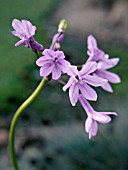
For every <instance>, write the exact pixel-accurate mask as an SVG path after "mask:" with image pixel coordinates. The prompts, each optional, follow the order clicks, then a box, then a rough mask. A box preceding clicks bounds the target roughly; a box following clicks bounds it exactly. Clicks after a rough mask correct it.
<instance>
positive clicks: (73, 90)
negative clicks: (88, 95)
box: [69, 83, 79, 106]
mask: <svg viewBox="0 0 128 170" xmlns="http://www.w3.org/2000/svg"><path fill="white" fill-rule="evenodd" d="M78 96H79V89H78V85H77V83H74V84H72V86H70V88H69V98H70V101H71V104H72V106H75V105H76V103H77V101H78Z"/></svg>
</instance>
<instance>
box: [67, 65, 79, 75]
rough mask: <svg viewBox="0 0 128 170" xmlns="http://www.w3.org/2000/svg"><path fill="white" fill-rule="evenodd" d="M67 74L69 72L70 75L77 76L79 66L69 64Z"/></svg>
mask: <svg viewBox="0 0 128 170" xmlns="http://www.w3.org/2000/svg"><path fill="white" fill-rule="evenodd" d="M67 74H68V75H69V76H72V77H75V76H77V75H78V70H77V66H72V65H69V66H68V70H67Z"/></svg>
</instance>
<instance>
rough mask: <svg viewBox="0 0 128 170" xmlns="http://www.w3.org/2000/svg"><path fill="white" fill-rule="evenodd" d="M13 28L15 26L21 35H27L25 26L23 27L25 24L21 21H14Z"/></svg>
mask: <svg viewBox="0 0 128 170" xmlns="http://www.w3.org/2000/svg"><path fill="white" fill-rule="evenodd" d="M12 26H13V28H14V29H15V30H16V31H17V32H19V33H25V28H24V26H23V24H22V22H21V21H19V20H17V19H14V20H13V21H12Z"/></svg>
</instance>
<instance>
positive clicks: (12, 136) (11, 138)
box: [9, 78, 48, 170]
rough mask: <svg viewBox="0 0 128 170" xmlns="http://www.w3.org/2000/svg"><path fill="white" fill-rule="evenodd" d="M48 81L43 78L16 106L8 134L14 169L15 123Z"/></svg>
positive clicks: (15, 169)
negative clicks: (18, 105)
mask: <svg viewBox="0 0 128 170" xmlns="http://www.w3.org/2000/svg"><path fill="white" fill-rule="evenodd" d="M47 81H48V78H43V79H42V81H41V82H40V84H39V85H38V86H37V88H36V89H35V91H34V92H33V93H32V94H31V96H30V97H29V98H28V99H27V100H26V101H25V102H24V103H23V104H22V105H21V106H20V107H19V108H18V110H17V111H16V113H15V115H14V117H13V119H12V122H11V127H10V134H9V147H10V156H11V161H12V164H13V167H14V170H18V169H19V168H18V164H17V160H16V153H15V147H14V146H15V145H14V141H15V129H16V124H17V122H18V120H19V118H20V116H21V113H22V112H23V111H24V110H25V109H26V107H28V106H29V105H30V104H31V103H32V102H33V101H34V99H35V98H36V97H37V96H38V95H39V93H40V91H41V90H42V88H43V87H44V86H45V84H46V82H47Z"/></svg>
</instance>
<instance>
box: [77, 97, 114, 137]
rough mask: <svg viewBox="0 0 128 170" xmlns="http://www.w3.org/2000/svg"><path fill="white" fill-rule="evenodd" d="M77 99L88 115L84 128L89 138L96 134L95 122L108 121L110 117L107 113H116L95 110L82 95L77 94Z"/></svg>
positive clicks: (102, 122)
mask: <svg viewBox="0 0 128 170" xmlns="http://www.w3.org/2000/svg"><path fill="white" fill-rule="evenodd" d="M79 101H80V103H81V105H82V106H83V108H84V110H85V111H86V113H87V116H88V118H87V120H86V122H85V130H86V132H87V133H88V134H89V138H91V137H92V136H96V134H97V131H98V124H97V122H98V123H101V124H106V123H109V122H110V121H111V117H110V116H109V115H117V113H115V112H97V111H95V110H94V109H93V108H92V106H91V105H90V104H89V103H88V101H87V100H86V99H85V98H84V97H83V96H82V95H80V96H79Z"/></svg>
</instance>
